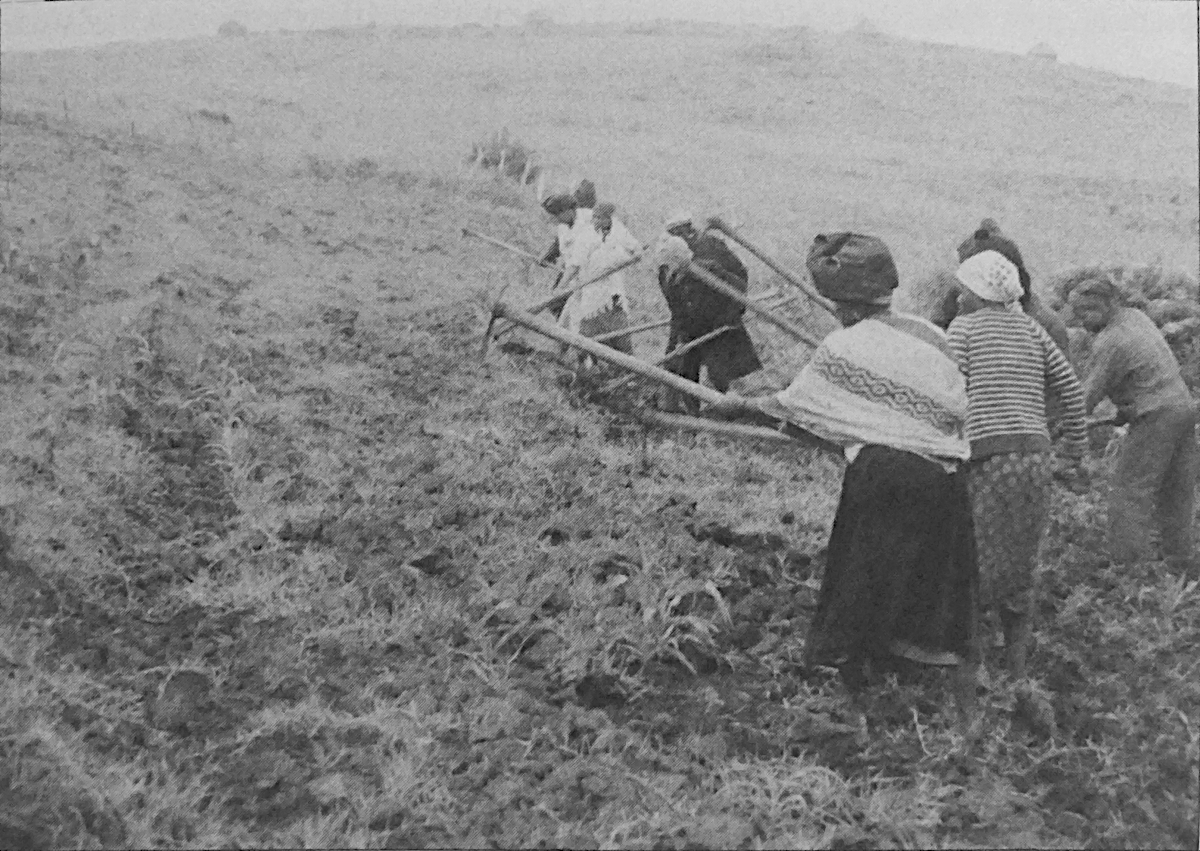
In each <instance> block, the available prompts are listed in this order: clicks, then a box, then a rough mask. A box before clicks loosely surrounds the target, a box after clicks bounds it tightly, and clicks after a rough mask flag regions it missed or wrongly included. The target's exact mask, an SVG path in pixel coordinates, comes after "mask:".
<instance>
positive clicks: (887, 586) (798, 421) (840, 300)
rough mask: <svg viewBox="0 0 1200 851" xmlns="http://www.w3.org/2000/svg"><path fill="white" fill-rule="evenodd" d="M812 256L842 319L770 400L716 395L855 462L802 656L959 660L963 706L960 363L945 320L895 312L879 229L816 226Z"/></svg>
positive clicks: (963, 402)
mask: <svg viewBox="0 0 1200 851" xmlns="http://www.w3.org/2000/svg"><path fill="white" fill-rule="evenodd" d="M808 269H809V272H810V273H811V275H812V278H813V281H814V283H815V284H816V287H817V289H818V290H819V291H820V293H821V294H822V295H823V296H825V297H826V298H829V299H831V300H832V301H834V302H835V304H836V305H837V312H838V316H839V318H840V320H841V322H842V324H843V326H844V327H843V328H842V329H841V330H838V331H834V332H833V333H831V334H830V335H829V336H828V337H826V338H825V340H824V342H822V344H821V345H820V347H818V349H817V350H816V352H815V353H814V354H813V357H812V360H811V361H810V362H809V363H808V365H807V366H805V367H804V369H803V370H801V372H800V374H799V375H798V376H797V377H796V379H795V380H794V381H793V382H792V383H791V385H790V386H789V387H788V388H787V389H786V390H784V391H782V392H780V393H778V394H776V395H775V396H774V397H773V399H771V400H770V401H767V402H759V403H753V402H749V401H748V400H741V399H733V400H732V401H731V402H730V403H729V405H721V406H720V407H730V406H732V407H735V408H736V407H738V406H746V407H749V408H751V409H754V410H758V411H760V412H763V413H766V414H768V415H771V416H774V417H779V418H783V419H786V420H787V421H788V422H790V423H793V424H794V425H796V426H798V427H799V428H800V429H803V430H804V431H806V432H808V433H810V434H811V435H813V436H815V437H817V438H819V439H820V440H822V441H824V442H825V445H826V446H828V447H832V448H834V449H836V450H837V451H841V452H844V454H845V457H846V459H847V461H848V462H849V465H848V466H847V468H846V472H845V477H844V479H843V482H842V494H841V499H840V501H839V503H838V508H837V514H836V516H835V518H834V521H833V531H832V533H831V535H830V539H829V547H828V556H827V560H826V566H825V575H824V577H823V579H822V583H821V592H820V597H819V600H818V603H817V611H816V615H815V618H814V620H813V623H812V626H811V628H810V630H809V634H808V642H807V649H806V656H807V661H808V663H809V664H810V665H823V666H830V667H837V668H839V669H840V671H841V673H842V676H843V678H844V680H845V682H846V684H847V685H848V686H849V687H850V688H851V690H858V689H859V688H861V687H862V685H864V684H865V682H866V681H867V678H868V677H869V673H870V670H871V668H872V667H873V666H876V665H879V664H880V663H883V662H885V661H886V660H887V659H888V658H889V657H902V658H905V659H908V660H911V661H915V662H919V663H923V664H928V665H938V666H948V667H954V668H955V669H956V675H955V677H954V684H955V686H956V693H957V697H958V700H959V707H960V710H961V711H962V712H963V715H964V717H965V716H967V715H968V714H969V713H970V711H971V707H973V705H974V676H973V674H974V665H975V664H976V662H977V650H976V645H975V619H974V613H975V594H976V584H977V573H976V565H975V551H974V541H973V537H972V534H971V513H970V508H969V504H968V500H967V488H966V478H965V473H964V472H963V470H962V467H961V465H962V462H964V461H965V460H966V459H967V457H968V455H969V454H970V450H969V447H968V445H967V442H966V441H965V440H964V439H963V435H962V429H963V420H964V417H965V415H966V407H967V398H966V388H965V385H964V382H963V378H962V375H961V373H959V371H958V367H957V365H956V363H955V361H954V357H953V354H952V353H951V351H950V348H949V346H948V345H947V342H946V338H945V335H944V334H943V333H942V331H941V330H940V329H938V328H937V327H936V326H934V325H933V324H932V323H930V322H927V321H925V320H923V319H918V318H916V317H913V316H906V315H903V314H896V313H893V312H891V310H890V304H891V296H892V291H893V290H894V289H895V288H896V286H897V284H898V277H897V274H896V267H895V264H894V263H893V262H892V258H891V254H890V253H889V251H888V249H887V246H886V245H884V244H883V242H881V241H880V240H878V239H875V238H873V237H867V236H860V235H858V234H850V233H837V234H831V235H828V236H825V235H822V236H818V237H817V239H816V241H815V242H814V244H813V246H812V249H811V250H810V252H809V256H808Z"/></svg>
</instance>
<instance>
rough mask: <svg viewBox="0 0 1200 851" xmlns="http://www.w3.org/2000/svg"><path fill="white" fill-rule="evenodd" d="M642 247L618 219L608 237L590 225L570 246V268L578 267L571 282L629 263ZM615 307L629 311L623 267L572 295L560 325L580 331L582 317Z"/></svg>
mask: <svg viewBox="0 0 1200 851" xmlns="http://www.w3.org/2000/svg"><path fill="white" fill-rule="evenodd" d="M589 212H590V211H589ZM641 250H642V245H641V243H640V242H638V241H637V239H635V238H634V236H633V234H631V233H630V232H629V229H628V228H626V227H625V225H623V224H622V223H621V222H620V221H618V220H617V219H613V223H612V228H611V229H610V230H609V232H608V235H607V236H601V235H600V233H599V232H597V230H596V229H595V228H594V227H591V225H590V224H589V226H588V228H587V229H586V230H584V231H582V232H580V233H579V234H577V235H576V237H575V242H574V244H573V245H572V247H571V256H570V257H568V258H567V268H568V269H570V268H571V267H573V266H575V267H578V269H579V274H578V276H577V277H576V279H575V280H574V281H572V282H571V283H572V286H574V285H575V284H581V283H583V282H585V281H589V280H591V279H592V278H595V277H597V276H599V275H601V274H603V273H604V272H606V271H607V270H609V269H611V268H613V267H614V266H619V265H621V264H622V263H625V262H627V261H628V260H629V259H630V258H631V257H634V256H636V255H637V254H638V253H639V252H640V251H641ZM614 306H618V307H621V308H623V309H624V310H625V311H626V312H628V311H629V295H628V293H627V292H626V291H625V271H624V270H621V271H620V272H613V273H612V274H611V275H608V276H607V277H605V278H603V279H602V280H599V281H597V282H596V283H594V284H590V285H588V286H586V287H584V288H583V289H582V290H580V291H579V292H577V293H574V294H572V296H571V297H570V299H568V300H567V303H566V305H565V306H564V307H563V312H562V314H561V315H560V316H559V324H560V325H562V326H563V327H564V328H566V329H567V330H568V331H573V332H575V333H576V334H578V333H579V326H580V323H582V322H583V320H585V319H590V318H592V317H593V316H596V315H597V314H600V313H603V312H604V311H605V310H611V309H612V308H613V307H614Z"/></svg>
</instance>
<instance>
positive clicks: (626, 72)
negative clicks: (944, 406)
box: [0, 25, 1200, 848]
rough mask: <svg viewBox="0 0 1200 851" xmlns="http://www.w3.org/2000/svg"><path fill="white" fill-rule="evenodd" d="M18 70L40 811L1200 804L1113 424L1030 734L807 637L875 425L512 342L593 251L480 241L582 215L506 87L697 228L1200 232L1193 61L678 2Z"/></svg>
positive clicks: (1191, 652) (16, 479)
mask: <svg viewBox="0 0 1200 851" xmlns="http://www.w3.org/2000/svg"><path fill="white" fill-rule="evenodd" d="M2 98H3V115H2V117H0V118H2V124H0V131H2V138H0V180H2V181H3V188H2V191H3V199H4V200H3V216H4V219H3V222H2V223H0V243H3V244H4V246H5V248H4V251H3V252H2V253H3V254H4V255H5V263H6V269H5V271H3V272H2V273H0V282H2V284H3V294H2V295H0V329H2V330H3V332H4V334H5V335H6V354H5V355H4V359H3V361H2V363H3V367H4V377H5V381H4V384H3V394H4V399H3V405H2V406H0V417H2V418H3V420H4V428H3V430H2V437H0V447H2V451H0V463H2V464H3V467H2V471H0V473H2V476H3V478H2V479H0V515H2V516H0V520H2V523H3V525H2V526H0V530H2V531H3V532H4V534H5V536H6V538H7V539H10V540H8V541H7V547H6V553H5V555H4V558H3V561H2V563H0V668H3V670H4V674H5V682H6V686H5V689H4V690H3V691H2V692H0V756H2V757H3V759H2V761H0V765H3V768H2V769H0V846H4V847H47V846H57V847H89V846H105V847H111V846H129V847H218V846H235V845H236V846H259V847H267V846H277V847H390V848H419V847H480V846H482V847H488V846H496V847H621V848H626V847H656V848H658V847H661V848H733V847H743V848H765V847H786V848H793V847H828V848H874V847H893V846H899V847H914V848H927V847H946V848H962V847H977V846H980V845H983V846H990V847H1014V848H1016V847H1063V848H1068V847H1080V846H1087V847H1146V848H1160V847H1195V845H1196V842H1197V836H1196V831H1197V823H1198V815H1197V798H1198V797H1200V791H1198V788H1197V771H1198V768H1197V764H1198V762H1200V714H1198V710H1197V707H1200V670H1198V664H1200V663H1198V662H1197V657H1196V647H1197V644H1198V642H1200V587H1198V585H1197V583H1195V582H1191V583H1187V582H1184V581H1183V580H1182V579H1179V578H1176V577H1174V576H1173V575H1171V574H1170V573H1168V572H1167V571H1166V570H1165V569H1164V567H1163V565H1162V564H1160V563H1156V562H1151V563H1146V564H1142V565H1138V566H1136V567H1134V568H1131V569H1129V570H1126V571H1117V570H1114V569H1112V568H1110V567H1108V566H1107V565H1106V563H1105V562H1104V560H1103V558H1102V556H1101V555H1100V543H1101V536H1102V531H1103V528H1104V516H1103V509H1102V504H1103V499H1102V497H1103V488H1102V480H1103V473H1104V471H1105V469H1106V459H1105V458H1104V457H1103V456H1102V455H1097V456H1096V457H1095V458H1092V459H1091V460H1090V461H1089V469H1090V471H1091V472H1092V473H1093V474H1094V476H1093V481H1094V482H1095V486H1094V487H1093V489H1092V490H1091V491H1090V492H1089V493H1087V494H1085V495H1077V494H1074V493H1072V492H1069V491H1066V490H1061V491H1058V492H1056V494H1055V501H1054V502H1055V504H1054V516H1053V519H1052V524H1051V535H1050V540H1049V541H1048V544H1047V547H1046V552H1045V564H1046V567H1047V579H1046V594H1045V598H1044V600H1043V603H1042V608H1041V619H1040V623H1039V625H1038V629H1037V647H1036V650H1035V652H1034V654H1033V658H1032V665H1031V668H1032V671H1033V672H1034V674H1035V676H1036V681H1035V682H1034V683H1033V684H1032V686H1027V687H1025V688H1024V690H1022V688H1020V687H1018V684H1014V683H1012V682H1010V681H1008V680H1007V679H1006V678H1005V677H1004V676H1003V675H1001V674H999V673H998V672H996V670H995V667H994V666H993V675H992V676H991V677H990V679H989V680H988V683H987V685H988V690H987V693H986V696H985V697H984V698H983V706H984V711H985V713H986V716H987V724H986V729H987V733H986V735H985V736H984V737H983V739H982V740H981V741H980V742H977V743H976V744H975V745H974V747H973V748H968V747H966V746H965V743H964V742H963V741H962V739H961V738H960V737H959V736H958V735H957V733H956V732H955V731H954V730H953V728H952V725H951V724H950V723H949V722H950V718H949V715H948V713H946V712H944V711H943V707H944V706H945V704H946V694H945V683H943V682H942V681H941V680H940V679H939V678H938V677H937V676H934V675H923V676H898V675H897V676H891V677H889V678H888V679H887V681H886V682H885V683H884V684H883V685H882V686H881V687H880V688H879V689H877V690H876V691H875V692H873V694H872V696H871V699H870V701H869V703H868V705H867V706H866V710H865V713H863V714H860V713H859V712H858V711H857V710H856V709H854V708H853V707H851V706H850V705H849V704H848V703H847V701H846V700H845V698H844V696H843V693H842V691H841V689H840V686H839V685H838V684H837V683H836V682H833V681H824V680H820V679H814V678H812V677H805V676H804V675H803V674H804V672H803V671H802V670H801V668H800V666H799V664H798V659H799V656H800V654H801V652H802V649H803V636H804V631H805V628H806V625H807V623H808V619H809V617H810V615H811V612H812V606H813V601H814V598H815V592H816V589H817V588H818V587H819V584H820V576H821V566H822V560H823V549H822V548H823V545H824V541H825V539H826V537H827V535H828V527H829V524H830V521H831V518H832V514H833V509H834V505H835V500H836V495H837V489H838V482H839V479H840V466H839V464H838V462H837V461H836V460H835V459H831V458H829V457H826V456H821V455H817V454H814V453H811V452H809V451H808V450H804V449H801V448H779V447H775V448H770V447H766V446H754V445H748V444H735V443H730V442H727V441H724V440H722V439H719V438H715V437H700V436H694V435H688V434H675V433H669V432H663V431H647V430H646V429H645V428H643V427H642V426H641V425H639V424H638V423H637V421H636V420H635V419H633V418H632V417H631V416H629V413H628V412H629V409H630V408H631V407H632V406H633V405H636V404H638V403H639V401H644V397H645V396H646V395H648V391H647V392H642V391H637V392H635V393H631V394H630V395H629V396H627V397H626V398H625V400H624V401H623V402H621V403H620V404H617V405H615V406H605V405H601V404H598V402H597V400H596V399H595V398H594V396H593V394H592V393H591V387H590V386H589V385H587V384H586V383H584V384H576V385H574V386H572V385H571V382H570V381H569V376H568V375H567V373H565V372H564V371H563V370H562V369H561V368H560V366H559V365H558V364H557V363H556V362H555V359H554V356H553V355H554V353H553V350H552V348H551V347H549V346H545V345H542V344H541V343H539V342H538V341H537V340H535V339H531V338H528V337H525V336H523V335H521V334H514V335H513V336H512V337H510V338H508V343H507V344H506V345H504V346H498V347H493V349H492V351H491V352H490V354H489V355H488V357H487V359H486V360H481V359H480V357H479V342H480V335H481V333H482V329H483V327H484V323H485V321H486V316H487V307H486V305H487V304H488V303H489V300H490V299H491V298H494V297H495V296H496V295H497V294H498V293H499V292H500V291H501V290H502V289H503V290H504V292H505V299H506V300H509V301H514V302H517V303H523V302H526V301H534V300H536V299H537V298H538V297H539V296H540V295H541V294H543V293H544V292H545V287H546V286H547V285H548V280H547V279H545V276H546V275H547V274H548V273H544V272H539V271H536V270H535V271H532V272H527V271H526V270H524V269H522V267H521V266H520V265H519V263H517V262H515V261H514V260H513V259H512V258H511V257H508V256H506V255H504V254H503V253H501V252H500V251H498V250H494V249H492V248H490V247H488V246H485V245H482V244H480V243H478V242H470V241H466V240H464V239H462V237H461V236H460V230H461V228H462V227H463V226H470V227H473V228H476V229H479V230H482V231H486V232H488V233H491V234H494V235H496V236H497V237H500V238H502V239H506V240H511V241H514V242H517V243H520V244H523V245H525V246H527V247H529V248H531V249H533V250H540V249H541V248H543V247H544V245H545V244H546V243H547V242H548V239H549V237H550V228H549V227H548V225H547V224H546V222H545V220H544V217H542V216H541V215H540V213H539V211H538V209H537V205H536V201H535V199H534V198H533V194H532V192H531V191H530V190H529V189H527V188H520V187H517V186H516V185H514V184H513V183H512V182H503V181H496V180H493V179H492V178H491V177H489V176H486V175H479V174H474V173H470V172H467V171H464V170H463V168H462V165H461V159H462V157H463V155H464V154H466V153H467V152H468V151H469V149H470V145H471V143H472V142H475V141H478V140H479V139H481V138H485V137H486V136H488V135H490V134H491V133H492V132H494V131H496V130H498V129H500V128H501V127H507V128H508V129H509V130H510V132H511V133H512V135H513V136H514V137H516V138H519V139H520V140H522V141H523V142H524V143H525V144H527V145H530V146H532V147H534V148H536V149H537V150H538V151H539V152H540V153H541V155H542V160H541V162H542V164H543V166H544V168H545V169H546V171H547V173H548V174H549V175H550V176H551V179H552V181H556V182H557V183H559V184H564V185H565V184H566V183H567V182H568V181H569V180H571V179H574V178H577V177H580V176H585V175H586V176H589V177H591V178H592V179H593V180H595V181H596V183H597V185H598V187H599V190H600V195H601V196H602V198H611V199H613V200H615V201H616V202H617V203H618V207H619V209H620V211H621V212H622V213H623V214H624V216H625V218H626V220H627V221H628V223H629V225H630V227H631V229H632V230H633V231H634V232H635V233H636V234H638V235H639V236H640V237H642V238H643V239H647V240H648V239H650V238H651V237H653V236H654V235H655V232H656V229H657V227H658V223H659V222H660V221H661V219H662V217H664V216H666V215H667V214H669V213H671V212H673V211H674V209H675V208H677V207H679V206H681V205H682V206H692V207H693V208H694V209H696V210H697V211H698V212H710V211H711V212H719V213H721V214H722V215H724V216H726V217H727V218H732V219H733V220H735V221H736V222H738V223H740V225H741V226H742V228H743V230H744V232H745V233H746V234H747V235H749V236H751V237H753V238H755V239H756V240H757V241H758V242H760V243H761V244H762V245H763V246H764V247H765V248H767V249H768V250H769V251H771V252H772V253H774V254H775V256H777V257H779V258H780V259H781V261H782V262H784V264H785V265H788V266H790V267H792V268H795V269H797V270H799V269H800V268H801V267H802V263H801V258H802V257H803V254H804V251H805V250H806V249H807V246H808V244H809V242H810V241H811V238H812V236H813V235H814V234H815V233H817V232H819V231H821V230H823V229H843V228H854V229H857V230H861V231H864V232H867V233H875V234H878V235H880V236H882V237H883V238H884V239H885V240H886V241H887V242H888V244H889V245H890V246H891V248H892V249H893V252H894V253H895V255H896V258H897V263H898V266H899V268H900V272H901V277H902V279H903V280H905V281H909V282H911V281H917V280H920V279H921V278H922V277H924V276H926V275H928V274H931V273H932V272H934V271H936V270H938V269H944V268H949V267H950V264H951V263H952V261H953V249H954V246H956V245H957V243H958V242H959V240H961V239H962V238H963V236H965V235H966V233H967V232H968V231H969V230H970V229H971V228H973V227H974V226H975V224H976V223H977V222H978V220H979V219H980V218H981V217H983V216H992V217H994V218H996V219H998V220H999V221H1000V223H1001V224H1002V225H1003V226H1004V228H1005V229H1006V231H1008V232H1009V233H1011V234H1012V235H1013V236H1014V238H1015V239H1016V240H1017V241H1018V242H1019V243H1020V245H1021V248H1022V251H1023V253H1024V254H1025V257H1026V259H1027V261H1028V263H1029V265H1030V267H1031V271H1032V273H1033V275H1034V278H1035V282H1037V281H1044V280H1046V279H1048V278H1049V277H1050V276H1051V275H1053V274H1055V273H1058V272H1061V271H1063V270H1065V269H1069V268H1072V267H1074V266H1077V265H1081V264H1085V263H1087V264H1159V265H1161V266H1163V267H1164V268H1169V269H1172V270H1178V271H1181V272H1183V273H1186V274H1187V275H1190V276H1192V277H1193V278H1195V277H1196V276H1197V273H1198V271H1200V270H1198V269H1197V262H1198V258H1200V235H1198V234H1200V230H1198V221H1197V216H1196V211H1197V208H1198V206H1200V199H1198V197H1197V196H1198V186H1197V169H1198V163H1197V159H1198V152H1197V146H1196V144H1195V142H1196V139H1197V135H1198V131H1197V109H1196V106H1197V104H1196V93H1195V92H1194V91H1188V90H1185V89H1181V88H1177V87H1172V86H1168V85H1164V84H1154V83H1149V82H1144V81H1138V80H1132V79H1125V78H1120V77H1116V76H1113V75H1108V74H1103V73H1100V72H1093V71H1088V70H1085V69H1081V68H1073V67H1066V66H1056V65H1053V64H1049V65H1047V64H1035V63H1031V62H1029V61H1027V60H1025V59H1024V58H1021V57H1014V56H1007V55H1001V54H991V53H985V52H981V51H971V50H965V49H955V48H947V47H939V46H934V45H922V44H915V43H911V42H898V41H888V40H886V39H880V38H865V37H856V36H850V35H841V36H839V35H829V34H822V33H818V32H815V31H810V30H804V29H793V30H788V31H768V30H749V29H719V28H712V27H699V26H695V27H688V26H679V27H668V26H666V25H661V26H660V25H647V26H640V27H638V28H633V29H628V30H622V29H619V28H613V27H608V28H600V27H595V28H575V29H570V30H562V31H554V30H550V31H544V32H524V31H520V30H490V29H483V28H470V27H468V28H459V29H456V30H453V31H443V30H413V29H397V30H382V29H361V30H338V31H325V32H318V33H307V34H301V33H286V32H284V33H277V34H259V35H251V36H248V37H242V38H222V39H218V38H215V37H214V38H213V39H208V40H197V41H184V42H177V43H171V44H166V43H164V44H158V45H133V44H125V45H116V46H111V47H108V48H104V49H101V50H95V51H76V52H69V53H68V52H64V53H45V54H27V55H21V54H6V55H5V57H4V68H3V90H2ZM9 248H11V249H14V250H15V251H16V255H15V257H11V258H10V255H9ZM748 265H752V266H753V265H754V264H753V263H748ZM752 275H753V279H754V281H753V284H752V287H753V288H754V289H762V288H765V287H766V286H768V285H771V284H772V283H773V282H772V281H771V279H770V278H769V276H768V275H767V274H766V273H765V272H764V271H763V269H762V267H754V268H753V270H752ZM539 276H541V277H539ZM633 277H634V280H633V281H632V285H633V293H632V295H633V296H634V298H635V301H636V303H635V309H636V310H635V312H636V314H637V316H636V319H642V318H646V319H648V318H653V317H655V316H658V315H661V314H663V313H665V308H664V306H663V305H662V304H661V300H660V299H659V298H658V296H657V292H656V287H655V285H654V283H653V282H652V281H651V279H650V278H649V276H648V275H647V274H645V273H639V274H637V275H635V276H633ZM797 318H798V319H801V320H804V319H805V317H804V316H803V315H802V311H801V312H798V314H797ZM809 319H811V318H809ZM811 321H812V322H813V324H814V327H816V326H817V324H818V323H817V322H816V320H811ZM761 329H762V326H761V325H755V326H754V327H753V328H752V333H753V334H754V335H755V337H756V339H757V340H758V342H759V343H760V344H761V347H762V348H763V349H764V350H765V351H766V352H768V353H769V354H770V364H769V366H770V367H771V369H769V370H768V371H767V372H768V376H770V377H773V378H775V379H778V378H779V377H780V376H785V377H786V375H787V374H788V371H789V370H790V369H791V368H793V367H794V364H795V363H796V362H797V361H798V360H799V359H800V358H802V356H803V354H802V351H801V352H795V351H789V350H788V349H787V347H786V346H785V345H784V341H783V340H782V339H780V338H779V336H778V335H776V334H774V332H764V331H762V330H761ZM661 346H662V340H661V339H659V338H654V337H652V336H648V338H647V339H645V341H644V342H643V343H642V346H641V351H640V353H641V354H643V355H645V356H647V357H649V356H653V355H654V354H655V353H656V352H657V351H661ZM635 387H636V385H635ZM639 394H640V395H639Z"/></svg>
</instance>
